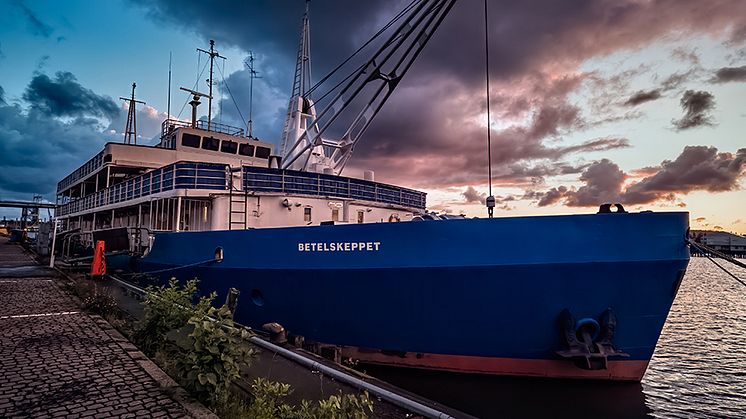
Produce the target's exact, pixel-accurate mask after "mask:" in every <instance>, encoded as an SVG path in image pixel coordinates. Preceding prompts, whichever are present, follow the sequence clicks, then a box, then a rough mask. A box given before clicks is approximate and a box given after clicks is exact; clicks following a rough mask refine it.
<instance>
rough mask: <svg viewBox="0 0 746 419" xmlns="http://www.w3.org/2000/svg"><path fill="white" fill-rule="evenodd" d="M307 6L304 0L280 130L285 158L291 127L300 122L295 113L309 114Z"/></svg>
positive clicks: (309, 32)
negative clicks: (292, 72)
mask: <svg viewBox="0 0 746 419" xmlns="http://www.w3.org/2000/svg"><path fill="white" fill-rule="evenodd" d="M309 5H310V1H309V0H306V11H305V13H303V19H302V21H301V31H300V40H299V42H298V56H297V60H296V62H295V77H294V78H293V89H292V90H291V95H290V105H289V107H288V112H287V115H286V116H285V126H284V128H283V130H282V145H281V152H282V156H285V155H286V153H287V152H288V151H289V150H288V148H289V147H291V146H292V145H293V143H294V142H295V141H296V140H297V138H291V137H294V136H293V135H292V131H296V132H297V128H296V129H295V130H294V129H293V125H294V124H295V125H298V124H299V123H300V121H298V120H296V121H294V119H297V118H298V115H296V113H298V112H300V111H305V112H304V113H309V112H308V109H304V108H308V106H304V102H310V100H311V98H310V97H306V96H305V94H306V91H307V90H308V88H309V87H310V86H311V28H310V24H309V18H308V15H309Z"/></svg>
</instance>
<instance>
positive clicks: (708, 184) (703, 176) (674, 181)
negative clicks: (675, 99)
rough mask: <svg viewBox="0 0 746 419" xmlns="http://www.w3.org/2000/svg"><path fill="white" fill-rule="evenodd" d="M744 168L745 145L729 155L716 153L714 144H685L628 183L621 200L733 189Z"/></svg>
mask: <svg viewBox="0 0 746 419" xmlns="http://www.w3.org/2000/svg"><path fill="white" fill-rule="evenodd" d="M744 169H746V148H742V149H739V150H738V151H737V152H736V153H735V154H732V153H725V152H718V149H717V148H715V147H708V146H687V147H685V148H684V150H683V151H682V152H681V154H680V155H679V156H678V157H676V159H675V160H673V161H664V162H662V163H661V167H660V169H659V170H658V172H657V173H656V174H654V175H652V176H649V177H646V178H644V179H642V180H641V181H639V182H637V183H634V184H632V185H630V186H629V187H628V188H627V190H626V191H625V193H624V195H623V200H624V201H625V202H628V203H632V204H637V203H649V202H653V201H655V200H658V199H662V198H666V197H668V196H670V194H687V193H689V192H692V191H707V192H725V191H732V190H736V189H738V188H739V181H740V179H741V178H742V177H743V175H744Z"/></svg>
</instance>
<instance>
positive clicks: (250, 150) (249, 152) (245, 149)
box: [238, 144, 254, 157]
mask: <svg viewBox="0 0 746 419" xmlns="http://www.w3.org/2000/svg"><path fill="white" fill-rule="evenodd" d="M238 154H240V155H242V156H249V157H254V146H253V145H251V144H241V146H240V147H239V148H238Z"/></svg>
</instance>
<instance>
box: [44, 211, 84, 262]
mask: <svg viewBox="0 0 746 419" xmlns="http://www.w3.org/2000/svg"><path fill="white" fill-rule="evenodd" d="M57 221H58V220H57V218H55V219H54V224H53V225H52V250H51V251H50V252H49V267H50V268H54V247H55V245H56V243H57ZM81 231H82V228H81Z"/></svg>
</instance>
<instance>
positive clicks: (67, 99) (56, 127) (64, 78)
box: [0, 73, 157, 201]
mask: <svg viewBox="0 0 746 419" xmlns="http://www.w3.org/2000/svg"><path fill="white" fill-rule="evenodd" d="M61 74H62V75H61V76H60V75H59V74H58V77H57V78H56V79H55V80H51V79H49V78H45V77H41V75H38V74H37V75H35V76H34V78H33V80H32V81H31V82H30V84H29V86H28V87H27V89H26V94H24V95H23V101H22V102H20V103H13V104H9V103H6V102H4V101H2V100H0V195H2V196H3V198H5V199H24V200H28V199H30V198H31V196H32V195H33V194H36V193H39V194H43V195H45V197H46V198H47V199H49V200H51V201H54V192H55V189H56V185H57V182H58V181H59V180H60V179H61V178H62V177H63V176H64V175H65V174H67V173H69V172H70V171H72V170H73V169H75V168H76V167H78V166H79V165H80V164H81V163H82V162H84V161H86V160H87V159H89V158H90V157H92V156H93V155H94V154H95V153H97V152H98V151H99V150H100V149H101V147H102V146H103V144H104V143H105V142H106V141H107V139H113V140H118V139H119V138H120V137H117V138H110V137H107V135H106V133H104V127H105V126H106V124H107V123H109V122H107V121H105V120H102V119H101V118H102V117H106V118H109V117H111V118H114V119H116V120H119V119H121V117H122V115H123V114H124V110H123V109H121V108H119V107H117V106H116V105H115V104H114V102H113V101H112V100H111V99H108V98H104V97H103V96H100V95H97V94H96V93H94V92H92V91H91V90H89V89H87V88H85V87H83V86H81V85H80V84H78V83H77V82H76V81H75V77H74V76H72V74H69V73H61ZM40 77H41V78H40ZM79 96H82V97H83V99H82V100H81V99H80V98H79ZM1 97H2V88H1V87H0V98H1ZM156 113H157V111H156ZM146 120H147V117H146V116H143V117H142V118H141V121H142V122H143V123H144V125H145V126H147V125H148V124H147V123H146V122H147V121H146ZM122 128H123V127H122ZM120 129H121V128H120Z"/></svg>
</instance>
